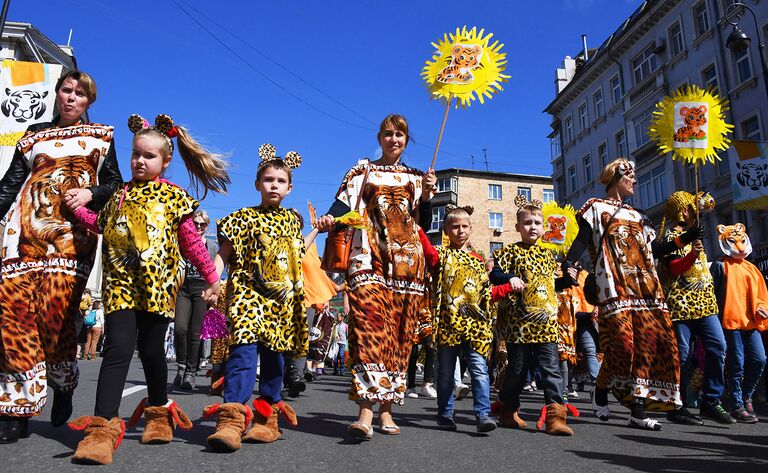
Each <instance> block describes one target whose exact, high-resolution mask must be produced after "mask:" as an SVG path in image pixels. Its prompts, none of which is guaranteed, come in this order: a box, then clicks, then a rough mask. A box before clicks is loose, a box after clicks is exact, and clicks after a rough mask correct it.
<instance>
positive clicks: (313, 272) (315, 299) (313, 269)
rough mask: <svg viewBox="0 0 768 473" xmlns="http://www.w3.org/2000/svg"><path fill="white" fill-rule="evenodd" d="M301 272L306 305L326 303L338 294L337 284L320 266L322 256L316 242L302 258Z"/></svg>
mask: <svg viewBox="0 0 768 473" xmlns="http://www.w3.org/2000/svg"><path fill="white" fill-rule="evenodd" d="M301 272H302V273H303V276H304V307H310V306H311V305H312V304H325V303H326V302H328V301H329V300H331V299H332V298H333V296H335V295H336V285H335V284H334V283H333V281H331V278H329V277H328V275H327V274H325V271H323V270H322V269H321V268H320V257H319V256H318V254H317V246H315V244H314V243H312V244H311V245H310V246H309V248H307V252H306V253H305V254H304V258H303V259H302V260H301Z"/></svg>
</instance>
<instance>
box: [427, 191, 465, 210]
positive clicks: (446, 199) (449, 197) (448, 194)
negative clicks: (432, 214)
mask: <svg viewBox="0 0 768 473" xmlns="http://www.w3.org/2000/svg"><path fill="white" fill-rule="evenodd" d="M458 201H459V196H458V194H456V191H452V190H446V191H442V192H438V193H437V194H435V196H434V197H432V207H439V206H442V205H448V204H453V205H458Z"/></svg>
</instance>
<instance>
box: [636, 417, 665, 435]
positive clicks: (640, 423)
mask: <svg viewBox="0 0 768 473" xmlns="http://www.w3.org/2000/svg"><path fill="white" fill-rule="evenodd" d="M629 426H630V427H634V428H636V429H643V430H654V431H657V432H658V431H660V430H661V426H662V424H661V422H659V421H657V420H654V419H651V418H650V417H646V418H645V419H638V418H637V417H632V416H629Z"/></svg>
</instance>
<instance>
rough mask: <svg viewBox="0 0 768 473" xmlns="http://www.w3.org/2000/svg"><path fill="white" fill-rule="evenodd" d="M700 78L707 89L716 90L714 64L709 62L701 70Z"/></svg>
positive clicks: (715, 69)
mask: <svg viewBox="0 0 768 473" xmlns="http://www.w3.org/2000/svg"><path fill="white" fill-rule="evenodd" d="M701 80H702V82H704V86H705V87H706V88H708V89H712V90H713V91H714V92H717V89H718V88H719V86H718V84H717V68H716V67H715V64H714V63H713V64H710V65H709V66H707V67H705V68H704V69H703V70H702V71H701Z"/></svg>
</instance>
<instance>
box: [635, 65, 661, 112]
mask: <svg viewBox="0 0 768 473" xmlns="http://www.w3.org/2000/svg"><path fill="white" fill-rule="evenodd" d="M660 74H661V68H659V69H656V71H655V72H654V73H653V74H651V75H650V76H648V77H646V78H645V79H643V81H642V82H640V83H639V84H637V85H635V86H634V87H632V88H631V89H630V90H629V93H628V94H627V96H628V97H629V107H628V108H632V107H634V106H635V105H637V104H638V103H640V102H642V101H643V99H645V98H646V97H648V96H649V95H651V94H652V93H653V92H654V91H656V89H658V88H659V87H660V86H661V85H662V84H657V83H656V79H657V78H658V77H661V75H660Z"/></svg>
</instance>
